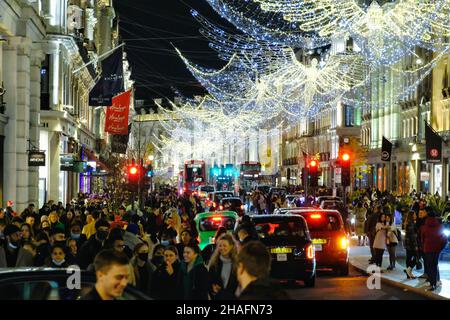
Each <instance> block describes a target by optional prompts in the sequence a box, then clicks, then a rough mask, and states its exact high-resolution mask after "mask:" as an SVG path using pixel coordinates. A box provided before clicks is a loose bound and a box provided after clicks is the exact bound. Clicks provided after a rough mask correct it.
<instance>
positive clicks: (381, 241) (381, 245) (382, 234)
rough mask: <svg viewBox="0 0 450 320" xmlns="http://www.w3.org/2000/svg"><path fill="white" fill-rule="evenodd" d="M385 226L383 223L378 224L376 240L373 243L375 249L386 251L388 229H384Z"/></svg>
mask: <svg viewBox="0 0 450 320" xmlns="http://www.w3.org/2000/svg"><path fill="white" fill-rule="evenodd" d="M383 227H384V224H383V223H381V222H378V223H377V225H376V227H375V230H376V234H375V240H374V242H373V247H374V248H375V249H386V235H387V232H386V229H383Z"/></svg>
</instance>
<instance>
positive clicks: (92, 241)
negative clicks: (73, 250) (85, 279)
mask: <svg viewBox="0 0 450 320" xmlns="http://www.w3.org/2000/svg"><path fill="white" fill-rule="evenodd" d="M95 230H96V232H95V234H94V235H93V236H91V237H90V238H89V240H87V241H86V242H85V243H84V244H83V246H82V247H81V248H80V250H79V251H78V256H77V261H78V265H79V266H80V268H81V269H83V270H86V269H87V267H88V266H89V265H90V264H92V263H93V261H94V258H95V256H96V255H97V254H98V253H99V252H100V251H101V250H102V248H103V247H104V245H105V241H106V239H107V238H108V235H109V223H108V221H106V220H102V219H101V220H98V221H97V222H96V223H95Z"/></svg>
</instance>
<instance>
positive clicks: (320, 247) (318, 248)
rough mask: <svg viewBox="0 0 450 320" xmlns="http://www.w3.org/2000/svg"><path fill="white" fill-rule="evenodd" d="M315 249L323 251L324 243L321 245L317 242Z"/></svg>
mask: <svg viewBox="0 0 450 320" xmlns="http://www.w3.org/2000/svg"><path fill="white" fill-rule="evenodd" d="M314 250H316V251H322V245H321V244H315V245H314Z"/></svg>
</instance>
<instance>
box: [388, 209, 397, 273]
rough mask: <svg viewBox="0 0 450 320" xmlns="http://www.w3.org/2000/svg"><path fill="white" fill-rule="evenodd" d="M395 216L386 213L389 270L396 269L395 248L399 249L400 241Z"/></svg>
mask: <svg viewBox="0 0 450 320" xmlns="http://www.w3.org/2000/svg"><path fill="white" fill-rule="evenodd" d="M393 220H394V219H393V217H392V215H390V214H387V215H386V225H387V226H388V228H387V229H386V232H387V234H386V247H387V250H388V253H389V267H388V268H387V270H394V269H395V261H396V254H395V250H396V249H397V244H398V243H399V238H400V236H399V232H400V231H399V230H398V229H397V227H396V226H395V224H394V223H393Z"/></svg>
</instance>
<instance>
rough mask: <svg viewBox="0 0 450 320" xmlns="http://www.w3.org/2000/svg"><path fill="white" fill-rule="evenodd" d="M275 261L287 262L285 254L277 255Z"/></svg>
mask: <svg viewBox="0 0 450 320" xmlns="http://www.w3.org/2000/svg"><path fill="white" fill-rule="evenodd" d="M277 261H287V254H286V253H278V254H277Z"/></svg>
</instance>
